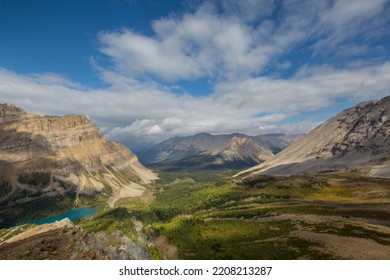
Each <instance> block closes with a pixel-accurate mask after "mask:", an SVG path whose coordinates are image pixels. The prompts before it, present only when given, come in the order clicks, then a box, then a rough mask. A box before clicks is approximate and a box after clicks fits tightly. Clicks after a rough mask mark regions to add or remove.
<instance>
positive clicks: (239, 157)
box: [138, 133, 300, 169]
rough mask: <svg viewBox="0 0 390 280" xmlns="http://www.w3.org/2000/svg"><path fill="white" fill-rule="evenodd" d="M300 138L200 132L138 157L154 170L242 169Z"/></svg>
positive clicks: (151, 149) (172, 139)
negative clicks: (160, 168)
mask: <svg viewBox="0 0 390 280" xmlns="http://www.w3.org/2000/svg"><path fill="white" fill-rule="evenodd" d="M299 137H300V135H286V134H268V135H259V136H248V135H245V134H239V133H234V134H221V135H211V134H208V133H200V134H196V135H193V136H188V137H174V138H171V139H168V140H166V141H163V142H161V143H159V144H156V145H155V146H153V147H151V148H149V149H146V150H143V151H141V152H140V153H139V154H138V156H139V158H140V160H141V162H143V163H144V164H146V165H150V166H153V167H161V166H165V167H166V166H168V167H170V168H171V169H175V167H178V168H180V167H182V166H188V167H193V168H200V167H201V168H203V169H217V168H223V167H227V168H233V167H235V168H242V167H245V166H253V165H256V164H257V163H260V162H263V161H265V160H267V159H269V158H271V157H273V155H274V154H276V153H278V152H280V151H281V150H283V149H285V148H286V147H288V146H289V145H290V144H291V143H293V142H294V141H295V140H296V139H297V138H299ZM202 163H203V166H202Z"/></svg>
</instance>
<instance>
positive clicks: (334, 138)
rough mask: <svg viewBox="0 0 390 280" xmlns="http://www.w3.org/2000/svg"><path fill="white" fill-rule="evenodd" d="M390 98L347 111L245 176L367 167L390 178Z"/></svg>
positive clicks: (374, 173) (363, 104) (364, 103)
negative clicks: (250, 174) (251, 173)
mask: <svg viewBox="0 0 390 280" xmlns="http://www.w3.org/2000/svg"><path fill="white" fill-rule="evenodd" d="M389 135H390V96H388V97H385V98H383V99H381V100H379V101H378V100H374V101H369V102H363V103H360V104H358V105H357V106H355V107H353V108H351V109H347V110H344V111H343V112H341V113H340V114H338V115H337V116H335V117H333V118H331V119H330V120H328V121H326V122H325V123H323V124H321V125H319V126H318V127H316V128H315V129H313V130H312V131H311V132H310V133H309V134H307V135H306V136H304V137H302V138H301V139H300V140H298V141H297V142H295V143H294V144H293V145H291V146H290V147H288V148H287V149H286V150H284V151H282V152H281V153H279V154H278V155H276V156H275V157H273V158H271V159H269V160H267V161H266V162H264V163H262V164H260V165H258V166H255V167H253V168H251V169H248V170H247V171H246V172H255V173H264V174H276V175H291V174H296V173H302V172H316V171H325V170H336V169H341V168H351V167H353V168H354V167H367V168H368V169H369V170H371V171H370V172H371V173H370V174H371V175H373V176H380V177H390V167H389V166H390V136H389Z"/></svg>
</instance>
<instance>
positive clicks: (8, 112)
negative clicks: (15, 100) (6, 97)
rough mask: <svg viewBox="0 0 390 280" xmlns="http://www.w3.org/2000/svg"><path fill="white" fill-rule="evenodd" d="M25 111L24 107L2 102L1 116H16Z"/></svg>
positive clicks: (0, 107)
mask: <svg viewBox="0 0 390 280" xmlns="http://www.w3.org/2000/svg"><path fill="white" fill-rule="evenodd" d="M25 113H26V111H25V110H24V109H23V108H20V107H16V106H15V105H13V104H10V103H5V104H1V103H0V118H7V117H14V116H18V115H21V114H25Z"/></svg>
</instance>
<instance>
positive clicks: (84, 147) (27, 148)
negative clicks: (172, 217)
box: [0, 104, 157, 223]
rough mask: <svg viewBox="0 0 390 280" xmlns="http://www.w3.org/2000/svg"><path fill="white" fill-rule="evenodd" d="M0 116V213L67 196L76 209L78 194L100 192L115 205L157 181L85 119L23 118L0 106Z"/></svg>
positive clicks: (20, 111) (9, 107)
mask: <svg viewBox="0 0 390 280" xmlns="http://www.w3.org/2000/svg"><path fill="white" fill-rule="evenodd" d="M0 116H1V117H0V213H2V211H3V210H9V209H10V208H12V207H13V206H18V207H19V206H20V205H23V204H26V205H27V204H28V203H31V202H32V201H35V200H39V199H41V200H42V199H44V198H47V199H52V198H53V197H57V196H63V195H66V194H69V193H75V194H76V197H75V204H76V205H77V202H78V198H79V195H82V194H86V195H91V194H94V193H96V192H102V191H104V192H105V193H107V194H109V196H110V197H109V200H108V203H109V204H110V205H111V206H113V205H114V204H115V202H116V201H117V200H118V199H120V198H123V197H132V196H139V195H141V194H142V193H143V192H144V190H145V187H144V185H146V184H149V183H151V182H152V181H153V180H155V179H156V178H157V177H156V175H155V174H154V173H153V172H151V171H150V170H148V169H146V168H145V167H144V166H143V165H142V164H141V163H140V162H139V161H138V159H137V157H136V156H135V155H134V154H133V153H132V152H131V151H130V150H129V149H128V148H127V147H125V146H123V145H121V144H118V143H114V142H111V141H109V140H107V138H106V137H105V136H104V135H103V134H102V133H101V131H100V130H99V129H98V128H97V127H96V126H95V125H94V124H93V123H92V122H91V121H90V120H89V119H88V118H87V117H85V116H81V115H68V116H64V117H58V116H46V115H36V114H27V113H26V112H25V111H24V110H23V109H21V108H17V107H16V106H14V105H12V104H1V105H0ZM3 214H4V213H3ZM14 215H15V213H14ZM2 216H4V215H2ZM2 218H3V217H2ZM3 219H4V218H3ZM1 222H3V221H2V220H0V223H1Z"/></svg>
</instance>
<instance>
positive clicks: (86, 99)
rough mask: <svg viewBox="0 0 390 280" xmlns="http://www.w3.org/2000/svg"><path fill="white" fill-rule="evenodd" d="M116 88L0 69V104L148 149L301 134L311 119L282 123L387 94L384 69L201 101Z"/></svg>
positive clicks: (238, 86)
mask: <svg viewBox="0 0 390 280" xmlns="http://www.w3.org/2000/svg"><path fill="white" fill-rule="evenodd" d="M123 87H124V86H123V85H122V87H120V88H121V89H122V90H117V89H116V90H112V89H108V90H90V89H84V90H79V89H75V88H69V87H67V86H65V85H58V84H47V83H45V84H43V83H41V81H40V80H39V79H37V78H32V77H31V76H23V75H18V74H16V73H14V72H10V71H6V70H0V96H1V100H0V102H5V101H6V102H13V103H15V104H18V105H19V106H24V107H26V109H28V110H29V111H32V112H38V113H48V114H69V113H78V114H80V113H81V114H86V115H88V116H90V117H91V119H92V120H94V121H96V122H97V123H98V124H99V126H101V127H103V128H105V132H106V133H107V134H108V136H109V137H111V138H112V139H116V140H119V141H122V142H129V141H130V140H132V141H135V142H141V141H143V142H145V141H146V142H153V141H159V140H163V139H165V138H168V137H170V136H173V135H191V134H194V133H199V132H204V131H207V132H211V133H231V132H237V131H239V132H243V133H248V134H252V135H255V134H261V133H264V132H272V131H278V132H280V131H286V132H294V133H302V132H305V131H307V129H309V128H311V127H312V126H313V124H317V122H318V120H312V121H311V122H307V120H303V122H302V123H298V124H297V123H289V118H291V117H294V116H296V115H297V114H299V113H300V112H307V111H315V110H320V109H324V108H327V107H331V106H333V105H334V104H335V102H336V100H337V99H338V98H347V99H351V100H353V101H354V102H359V101H362V100H367V99H373V98H380V97H382V96H385V95H388V94H389V88H390V63H385V64H383V65H376V66H366V67H359V68H356V69H354V68H351V69H344V70H336V69H333V68H330V67H325V68H315V69H314V68H305V69H302V71H300V72H299V74H297V75H296V76H295V77H293V78H290V79H272V78H266V77H258V78H249V79H243V80H241V81H234V82H233V81H225V82H221V83H219V84H218V85H217V86H216V87H215V91H214V93H213V94H211V95H210V96H206V97H194V96H190V95H185V96H178V95H174V94H172V93H169V92H166V91H163V90H161V89H159V88H156V87H155V86H154V85H147V84H127V85H126V87H125V88H123ZM114 88H115V87H114Z"/></svg>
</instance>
